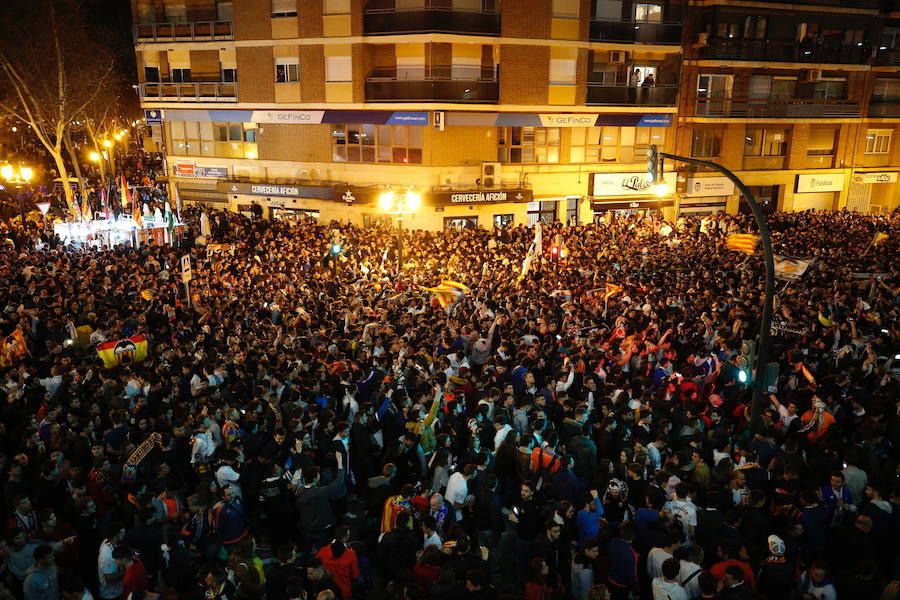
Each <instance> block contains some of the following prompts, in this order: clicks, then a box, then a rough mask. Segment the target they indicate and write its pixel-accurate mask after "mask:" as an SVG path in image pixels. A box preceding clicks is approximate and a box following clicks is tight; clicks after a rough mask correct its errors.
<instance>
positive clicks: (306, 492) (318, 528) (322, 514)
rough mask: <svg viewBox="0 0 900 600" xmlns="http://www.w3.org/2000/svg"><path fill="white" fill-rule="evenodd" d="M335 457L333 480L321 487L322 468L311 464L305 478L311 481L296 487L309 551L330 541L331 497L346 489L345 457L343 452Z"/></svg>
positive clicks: (335, 496) (306, 550)
mask: <svg viewBox="0 0 900 600" xmlns="http://www.w3.org/2000/svg"><path fill="white" fill-rule="evenodd" d="M334 457H335V459H336V460H337V466H338V470H337V474H336V475H335V477H334V481H332V482H331V483H329V484H328V485H326V486H324V487H319V477H320V475H319V469H318V467H311V468H310V469H309V471H310V473H309V475H307V476H305V477H304V478H305V479H306V481H307V482H308V483H307V484H306V485H304V486H302V487H299V488H297V512H298V513H300V522H301V524H302V526H303V533H304V535H305V536H306V547H305V548H304V551H305V552H306V553H309V552H314V551H315V550H317V549H319V548H321V547H322V546H324V545H325V544H327V543H328V542H329V541H330V534H331V527H332V526H333V525H334V514H333V513H332V512H331V504H330V502H329V500H335V499H336V498H338V497H339V496H340V495H341V494H342V493H343V492H344V462H343V457H342V456H341V453H340V452H335V454H334Z"/></svg>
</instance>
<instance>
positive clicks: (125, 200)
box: [121, 175, 132, 208]
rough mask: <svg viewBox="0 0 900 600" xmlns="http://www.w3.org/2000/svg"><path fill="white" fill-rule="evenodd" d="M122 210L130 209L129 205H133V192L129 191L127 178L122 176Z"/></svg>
mask: <svg viewBox="0 0 900 600" xmlns="http://www.w3.org/2000/svg"><path fill="white" fill-rule="evenodd" d="M121 186H122V208H128V205H129V204H131V203H132V199H131V192H130V191H129V190H128V180H126V179H125V176H124V175H122V183H121Z"/></svg>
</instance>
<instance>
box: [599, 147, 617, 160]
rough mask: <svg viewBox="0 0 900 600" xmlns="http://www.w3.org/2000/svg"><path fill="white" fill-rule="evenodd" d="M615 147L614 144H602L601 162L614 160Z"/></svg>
mask: <svg viewBox="0 0 900 600" xmlns="http://www.w3.org/2000/svg"><path fill="white" fill-rule="evenodd" d="M616 150H618V148H616V147H615V146H603V148H602V153H601V154H600V161H601V162H616V154H617V153H616Z"/></svg>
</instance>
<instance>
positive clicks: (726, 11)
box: [677, 0, 900, 213]
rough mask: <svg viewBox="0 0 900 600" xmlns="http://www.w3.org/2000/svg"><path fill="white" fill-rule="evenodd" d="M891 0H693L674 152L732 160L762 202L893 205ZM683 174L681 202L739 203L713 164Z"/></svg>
mask: <svg viewBox="0 0 900 600" xmlns="http://www.w3.org/2000/svg"><path fill="white" fill-rule="evenodd" d="M898 8H900V3H896V2H895V4H894V7H893V9H890V8H889V7H885V8H884V9H880V8H879V6H878V4H877V2H876V1H875V0H825V1H821V0H800V2H796V3H792V4H791V5H787V4H786V3H781V2H770V1H767V0H764V1H758V0H757V1H753V2H743V1H737V0H704V1H703V2H700V3H699V4H698V5H697V6H692V8H691V11H690V14H689V16H688V19H687V22H686V32H685V45H684V63H683V68H682V78H681V82H682V86H681V92H680V95H679V103H678V104H679V115H678V123H679V127H678V140H677V149H678V154H681V155H686V156H693V157H697V158H704V159H709V160H713V161H716V162H719V163H721V164H723V165H724V166H726V167H727V168H729V169H731V170H733V171H735V172H736V173H737V174H738V175H739V176H740V177H741V179H742V180H743V181H744V182H745V183H746V184H747V185H748V186H749V187H750V188H751V191H752V192H753V194H754V196H755V197H756V199H757V200H759V201H761V202H763V203H764V209H765V210H768V211H774V210H776V209H778V210H795V211H800V210H808V209H841V208H844V207H847V208H850V209H853V210H862V211H873V212H881V211H889V210H891V209H892V208H894V207H896V206H897V205H898V199H897V196H898V194H900V187H898V184H897V172H898V167H900V143H898V141H897V137H898V135H900V120H898V119H897V117H898V116H900V72H898V71H900V69H898V67H900V36H898V34H900V29H898V28H897V26H898V24H900V21H898V20H897V16H900V13H898V12H897V11H898ZM891 10H893V12H891ZM683 175H684V177H683V178H684V179H685V182H686V185H685V187H684V189H683V190H682V189H679V192H680V200H681V202H680V203H679V209H680V211H682V212H692V211H695V212H705V211H706V210H709V209H710V208H715V209H716V210H727V211H728V212H732V213H733V212H736V211H740V210H744V211H746V210H749V206H747V205H746V202H745V201H744V200H742V199H741V198H740V197H739V195H735V194H734V193H733V189H732V187H731V185H730V184H729V183H728V182H727V180H723V178H721V177H718V176H717V175H716V174H713V173H703V172H694V171H692V170H687V169H685V170H684V173H683ZM720 192H721V193H720Z"/></svg>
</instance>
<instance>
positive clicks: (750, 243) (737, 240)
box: [725, 233, 759, 254]
mask: <svg viewBox="0 0 900 600" xmlns="http://www.w3.org/2000/svg"><path fill="white" fill-rule="evenodd" d="M758 245H759V236H758V235H753V234H752V233H734V234H732V235H729V236H728V237H727V238H725V247H726V248H728V249H729V250H734V251H735V252H746V253H747V254H753V253H754V252H756V247H757V246H758Z"/></svg>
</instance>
